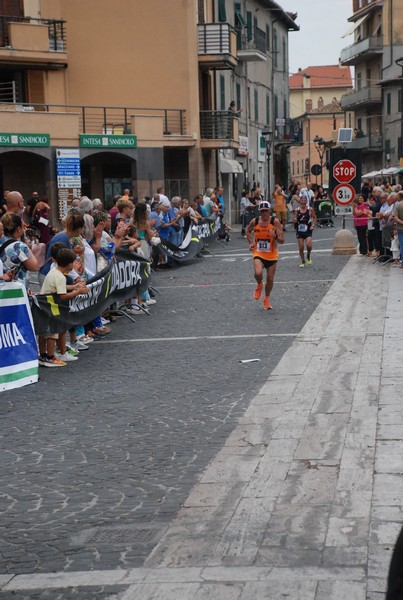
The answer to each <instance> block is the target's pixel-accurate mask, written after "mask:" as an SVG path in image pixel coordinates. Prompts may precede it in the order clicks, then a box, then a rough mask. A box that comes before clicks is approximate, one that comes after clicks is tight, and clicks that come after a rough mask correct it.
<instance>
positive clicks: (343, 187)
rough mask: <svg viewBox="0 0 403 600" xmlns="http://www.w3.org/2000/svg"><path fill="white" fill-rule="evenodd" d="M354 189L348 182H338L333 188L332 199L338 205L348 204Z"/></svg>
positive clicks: (351, 199)
mask: <svg viewBox="0 0 403 600" xmlns="http://www.w3.org/2000/svg"><path fill="white" fill-rule="evenodd" d="M354 196H355V190H354V188H353V186H352V185H350V184H349V183H339V185H336V187H335V188H334V190H333V200H334V201H335V202H336V204H338V205H339V206H348V205H349V204H351V203H352V201H353V200H354Z"/></svg>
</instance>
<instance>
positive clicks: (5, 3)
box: [0, 0, 24, 17]
mask: <svg viewBox="0 0 403 600" xmlns="http://www.w3.org/2000/svg"><path fill="white" fill-rule="evenodd" d="M0 15H6V16H8V17H23V16H24V3H23V0H0Z"/></svg>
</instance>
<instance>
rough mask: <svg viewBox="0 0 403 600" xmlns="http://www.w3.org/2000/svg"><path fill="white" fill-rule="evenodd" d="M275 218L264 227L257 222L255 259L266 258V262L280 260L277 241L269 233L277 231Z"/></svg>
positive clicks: (254, 247) (254, 245)
mask: <svg viewBox="0 0 403 600" xmlns="http://www.w3.org/2000/svg"><path fill="white" fill-rule="evenodd" d="M275 229H276V228H275V227H274V225H273V217H272V218H271V219H270V221H269V222H268V223H267V225H262V224H261V223H259V221H258V222H257V224H256V225H255V229H254V244H253V257H255V256H256V257H259V258H264V259H265V260H278V249H277V244H276V240H275V238H274V237H272V236H271V235H270V234H269V231H271V230H272V231H273V230H274V231H275Z"/></svg>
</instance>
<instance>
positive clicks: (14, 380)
mask: <svg viewBox="0 0 403 600" xmlns="http://www.w3.org/2000/svg"><path fill="white" fill-rule="evenodd" d="M37 381H38V351H37V349H36V340H35V333H34V326H33V322H32V315H31V310H30V307H29V302H28V297H27V292H26V289H25V286H24V285H23V284H21V283H17V282H15V283H14V282H10V283H0V392H4V391H5V390H12V389H14V388H19V387H22V386H24V385H28V384H30V383H36V382H37Z"/></svg>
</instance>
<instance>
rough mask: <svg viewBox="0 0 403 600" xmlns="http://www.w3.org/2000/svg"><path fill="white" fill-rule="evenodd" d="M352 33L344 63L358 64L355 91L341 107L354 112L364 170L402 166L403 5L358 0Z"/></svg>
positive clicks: (356, 141)
mask: <svg viewBox="0 0 403 600" xmlns="http://www.w3.org/2000/svg"><path fill="white" fill-rule="evenodd" d="M352 8H353V14H352V16H351V17H350V19H349V21H350V22H351V29H350V31H351V35H353V36H354V42H353V43H352V44H350V45H349V46H347V47H346V48H344V49H343V50H342V53H341V56H340V61H341V63H342V64H343V65H351V66H354V69H355V77H354V91H352V92H350V93H349V94H347V95H346V96H344V97H343V98H342V106H343V108H345V109H346V110H352V111H354V113H355V127H356V129H357V131H358V132H359V136H357V138H356V139H354V140H353V142H352V143H351V145H350V147H352V148H361V149H362V152H363V172H364V173H366V172H370V171H379V170H380V169H383V168H388V167H393V166H398V165H399V160H400V158H401V157H402V131H403V122H402V118H403V112H402V90H403V77H402V72H403V29H402V26H403V5H402V3H400V2H394V1H393V0H372V1H371V0H353V6H352Z"/></svg>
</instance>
